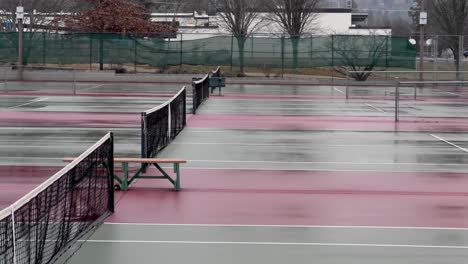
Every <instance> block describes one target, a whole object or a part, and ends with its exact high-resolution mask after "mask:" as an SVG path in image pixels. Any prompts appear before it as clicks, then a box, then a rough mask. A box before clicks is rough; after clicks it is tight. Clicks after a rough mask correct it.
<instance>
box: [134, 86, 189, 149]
mask: <svg viewBox="0 0 468 264" xmlns="http://www.w3.org/2000/svg"><path fill="white" fill-rule="evenodd" d="M186 97H187V92H186V88H185V87H183V88H182V89H181V90H180V91H179V92H178V93H177V94H176V95H175V96H174V97H172V98H171V99H170V100H169V101H167V102H165V103H164V104H162V105H160V106H157V107H155V108H153V109H150V110H148V111H145V112H142V113H141V154H142V157H143V158H154V157H156V155H157V154H158V153H159V152H160V151H161V150H163V149H164V148H165V147H167V146H168V145H169V143H170V142H171V140H173V139H174V138H175V137H176V136H177V135H178V134H179V133H180V132H181V131H182V130H183V129H184V127H185V125H186V122H187V121H186V107H187V106H186Z"/></svg>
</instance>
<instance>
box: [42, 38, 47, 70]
mask: <svg viewBox="0 0 468 264" xmlns="http://www.w3.org/2000/svg"><path fill="white" fill-rule="evenodd" d="M46 34H48V33H46V32H43V33H42V48H43V51H42V64H43V65H45V64H46V50H47V49H46Z"/></svg>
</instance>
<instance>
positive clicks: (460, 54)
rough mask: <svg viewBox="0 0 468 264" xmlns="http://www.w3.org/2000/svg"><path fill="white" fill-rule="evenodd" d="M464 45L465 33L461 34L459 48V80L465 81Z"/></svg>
mask: <svg viewBox="0 0 468 264" xmlns="http://www.w3.org/2000/svg"><path fill="white" fill-rule="evenodd" d="M463 45H464V39H463V35H460V36H459V44H458V49H459V52H458V58H459V59H458V65H459V66H458V71H459V73H458V76H460V80H459V81H463V80H464V78H463V68H464V67H463V57H464V56H463Z"/></svg>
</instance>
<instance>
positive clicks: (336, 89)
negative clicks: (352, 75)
mask: <svg viewBox="0 0 468 264" xmlns="http://www.w3.org/2000/svg"><path fill="white" fill-rule="evenodd" d="M333 90H335V91H338V92H340V93H342V94H345V92H343V91H341V90H340V89H338V88H336V87H333Z"/></svg>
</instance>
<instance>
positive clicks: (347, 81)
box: [346, 71, 349, 99]
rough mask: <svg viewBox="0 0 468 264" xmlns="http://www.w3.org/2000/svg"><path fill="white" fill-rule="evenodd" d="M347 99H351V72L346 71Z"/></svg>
mask: <svg viewBox="0 0 468 264" xmlns="http://www.w3.org/2000/svg"><path fill="white" fill-rule="evenodd" d="M346 99H349V71H346Z"/></svg>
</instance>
